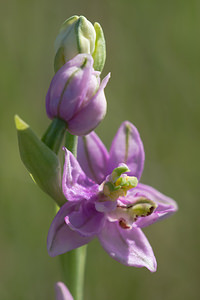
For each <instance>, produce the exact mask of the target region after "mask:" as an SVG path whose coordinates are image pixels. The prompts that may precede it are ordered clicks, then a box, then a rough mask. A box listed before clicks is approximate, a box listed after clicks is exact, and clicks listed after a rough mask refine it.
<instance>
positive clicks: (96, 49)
mask: <svg viewBox="0 0 200 300" xmlns="http://www.w3.org/2000/svg"><path fill="white" fill-rule="evenodd" d="M55 51H56V56H55V60H54V68H55V72H57V71H58V70H59V69H60V68H61V67H62V66H63V65H64V64H65V63H66V62H67V61H69V60H70V59H72V58H73V57H74V56H76V55H77V54H79V53H87V54H91V55H92V57H93V59H94V69H95V70H96V71H100V72H101V71H102V70H103V67H104V64H105V59H106V44H105V39H104V34H103V30H102V28H101V26H100V24H99V23H94V26H93V25H92V23H91V22H90V21H88V20H87V19H86V18H85V17H83V16H80V17H79V16H72V17H70V18H69V19H67V20H66V21H65V22H64V23H63V25H62V26H61V28H60V31H59V34H58V36H57V38H56V40H55Z"/></svg>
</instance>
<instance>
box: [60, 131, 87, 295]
mask: <svg viewBox="0 0 200 300" xmlns="http://www.w3.org/2000/svg"><path fill="white" fill-rule="evenodd" d="M77 143H78V137H77V136H75V135H72V134H70V133H69V132H66V141H65V146H66V148H67V149H68V150H69V151H71V152H72V153H73V155H74V156H75V157H76V155H77ZM86 253H87V245H85V246H82V247H80V248H77V249H74V250H72V251H70V252H68V253H65V254H63V255H60V261H61V265H62V271H63V275H64V278H65V280H66V282H67V286H68V288H69V290H70V292H71V294H72V295H73V297H74V300H83V290H84V275H85V260H86Z"/></svg>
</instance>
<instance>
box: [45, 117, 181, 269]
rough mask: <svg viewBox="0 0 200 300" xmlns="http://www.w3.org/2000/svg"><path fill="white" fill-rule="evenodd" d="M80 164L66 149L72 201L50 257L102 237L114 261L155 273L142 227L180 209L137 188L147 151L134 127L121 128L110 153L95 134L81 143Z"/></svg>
mask: <svg viewBox="0 0 200 300" xmlns="http://www.w3.org/2000/svg"><path fill="white" fill-rule="evenodd" d="M77 159H78V160H77ZM77 159H76V158H75V157H74V156H73V154H72V153H71V152H69V151H68V150H67V149H65V164H64V172H63V182H62V188H63V193H64V195H65V197H66V199H67V200H68V202H66V203H65V204H64V205H63V206H62V207H61V208H60V210H59V212H58V213H57V215H56V216H55V218H54V220H53V222H52V224H51V226H50V229H49V233H48V238H47V248H48V252H49V255H50V256H56V255H59V254H62V253H65V252H67V251H70V250H72V249H75V248H77V247H80V246H82V245H84V244H86V243H88V242H90V241H91V240H92V239H93V238H94V237H98V239H99V241H100V243H101V245H102V246H103V248H104V249H105V250H106V251H107V252H108V254H109V255H110V256H111V257H113V258H114V259H115V260H117V261H119V262H120V263H122V264H125V265H128V266H135V267H146V268H148V269H149V270H150V271H152V272H155V271H156V267H157V266H156V259H155V256H154V253H153V250H152V248H151V245H150V244H149V242H148V240H147V238H146V237H145V235H144V233H143V232H142V230H141V228H143V227H146V226H149V225H151V224H153V223H155V222H156V221H159V220H161V219H163V218H165V217H167V216H169V215H171V214H173V213H174V212H175V211H176V210H177V205H176V202H175V201H174V200H172V199H171V198H169V197H167V196H165V195H163V194H161V193H160V192H158V191H157V190H155V189H154V188H152V187H150V186H147V185H144V184H142V183H139V180H140V177H141V174H142V171H143V166H144V149H143V143H142V141H141V138H140V135H139V133H138V131H137V129H136V127H135V126H134V125H132V124H131V123H130V122H128V121H126V122H124V123H122V125H121V126H120V128H119V130H118V132H117V134H116V136H115V138H114V140H113V142H112V145H111V148H110V152H108V151H107V149H106V148H105V146H104V144H103V143H102V142H101V140H100V139H99V137H98V136H97V135H96V134H95V133H94V132H92V133H90V134H89V135H87V136H85V137H81V138H79V143H78V155H77ZM127 173H128V174H127Z"/></svg>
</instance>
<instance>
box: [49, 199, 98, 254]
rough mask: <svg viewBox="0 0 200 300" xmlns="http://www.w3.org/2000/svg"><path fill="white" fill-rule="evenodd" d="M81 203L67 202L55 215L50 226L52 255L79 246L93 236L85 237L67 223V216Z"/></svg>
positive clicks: (50, 250) (50, 252) (50, 251)
mask: <svg viewBox="0 0 200 300" xmlns="http://www.w3.org/2000/svg"><path fill="white" fill-rule="evenodd" d="M79 205H80V204H79V203H76V204H74V203H72V202H67V203H65V204H64V205H63V206H62V207H61V208H60V210H59V211H58V213H57V215H56V216H55V218H54V220H53V222H52V223H51V226H50V228H49V232H48V237H47V250H48V253H49V255H50V256H56V255H60V254H63V253H65V252H68V251H70V250H72V249H75V248H78V247H80V246H82V245H85V244H87V243H88V242H89V241H91V239H92V238H91V237H83V236H82V235H80V234H79V233H77V232H76V231H73V230H71V229H70V228H69V226H68V225H67V224H66V223H65V217H66V216H67V215H68V214H69V213H70V212H72V211H73V210H75V209H77V208H78V207H79Z"/></svg>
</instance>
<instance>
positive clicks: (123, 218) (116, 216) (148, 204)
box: [109, 197, 157, 229]
mask: <svg viewBox="0 0 200 300" xmlns="http://www.w3.org/2000/svg"><path fill="white" fill-rule="evenodd" d="M156 207H157V205H156V203H155V202H154V201H152V200H150V199H147V198H144V197H137V198H136V199H135V201H134V203H132V204H128V205H118V206H117V208H116V209H115V210H114V211H112V212H110V213H109V218H111V219H112V220H114V221H116V220H118V221H119V225H120V226H121V227H122V228H124V229H129V228H132V225H133V223H134V222H136V221H137V220H138V218H140V217H142V218H143V217H147V216H150V215H151V214H152V213H153V212H154V210H155V209H156Z"/></svg>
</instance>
